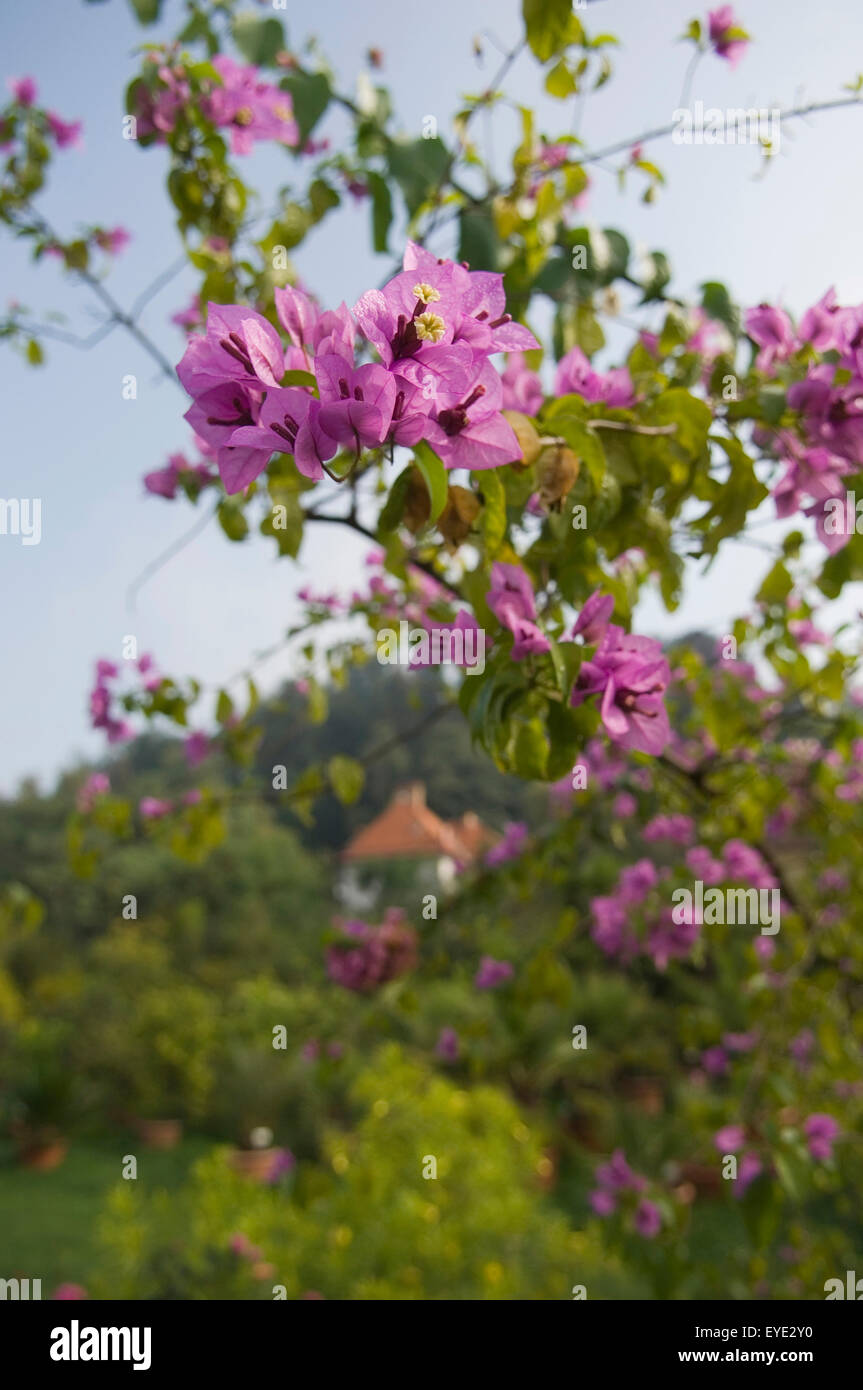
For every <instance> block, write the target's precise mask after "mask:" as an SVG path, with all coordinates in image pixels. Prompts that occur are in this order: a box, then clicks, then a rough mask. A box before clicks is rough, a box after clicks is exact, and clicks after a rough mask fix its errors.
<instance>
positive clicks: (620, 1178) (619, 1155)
mask: <svg viewBox="0 0 863 1390" xmlns="http://www.w3.org/2000/svg"><path fill="white" fill-rule="evenodd" d="M594 1177H595V1178H596V1181H597V1182H598V1183H599V1185H600V1187H602V1188H605V1189H607V1190H611V1191H626V1190H629V1191H631V1192H643V1191H644V1188H645V1187H646V1186H647V1183H646V1181H645V1179H644V1178H643V1177H641V1176H640V1174H638V1173H635V1172H633V1170H632V1168H630V1166H629V1164H628V1163H627V1161H626V1155H625V1153H624V1152H623V1149H615V1151H614V1153H613V1154H612V1155H611V1158H610V1159H609V1161H608V1163H601V1164H600V1165H599V1167H598V1168H597V1170H596V1172H595V1174H594Z"/></svg>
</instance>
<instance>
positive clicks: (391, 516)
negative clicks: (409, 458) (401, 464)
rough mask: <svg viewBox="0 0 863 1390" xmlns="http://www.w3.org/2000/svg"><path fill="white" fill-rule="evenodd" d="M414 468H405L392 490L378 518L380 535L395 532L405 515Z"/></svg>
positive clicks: (409, 466)
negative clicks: (412, 469)
mask: <svg viewBox="0 0 863 1390" xmlns="http://www.w3.org/2000/svg"><path fill="white" fill-rule="evenodd" d="M412 466H413V465H412V464H408V466H407V468H403V469H402V471H401V473H399V475H398V477H397V478H396V480H395V482H394V483H393V485H392V487H391V488H390V492H389V496H388V498H387V500H386V502H385V503H384V505H383V508H382V510H381V514H380V516H379V517H378V535H381V534H382V533H383V532H386V531H395V529H396V527H397V526H398V524H399V522H400V521H401V519H402V517H403V515H404V510H405V500H406V498H407V495H408V485H409V483H410V475H411V468H412Z"/></svg>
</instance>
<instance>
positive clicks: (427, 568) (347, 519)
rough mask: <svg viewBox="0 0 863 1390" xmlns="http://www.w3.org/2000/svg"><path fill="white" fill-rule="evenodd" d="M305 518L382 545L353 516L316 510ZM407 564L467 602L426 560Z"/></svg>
mask: <svg viewBox="0 0 863 1390" xmlns="http://www.w3.org/2000/svg"><path fill="white" fill-rule="evenodd" d="M305 518H306V521H323V522H330V524H331V525H333V526H347V527H348V529H349V530H351V531H356V533H357V535H359V536H365V538H366V540H368V541H372V542H373V544H374V545H380V541H379V539H378V537H377V536H376V535H375V533H374V531H370V530H369V529H368V527H367V526H363V524H362V522H361V521H358V520H357V518H356V517H355V516H353V515H351V516H329V515H327V514H326V513H325V512H316V511H314V509H310V510H309V511H307V512H306V513H305ZM406 563H407V564H409V565H413V567H414V569H418V570H422V572H423V574H427V575H428V576H429V578H430V579H433V580H434V581H435V583H436V584H441V585H443V587H444V588H445V589H449V591H450V593H451V594H454V595H455V597H456V598H458V599H461V600H462V601H463V602H464V601H465V600H464V595H463V594H462V592H461V590H460V589H458V588H457V587H456V585H455V584H453V583H451V582H450V580H448V579H443V578H442V577H441V575H440V574H438V572H437V570H436V569H435V568H434V566H433V565H429V564H427V563H426V562H425V561H424V560H418V559H416V558H414V557H413V556H410V555H409V556H407V557H406Z"/></svg>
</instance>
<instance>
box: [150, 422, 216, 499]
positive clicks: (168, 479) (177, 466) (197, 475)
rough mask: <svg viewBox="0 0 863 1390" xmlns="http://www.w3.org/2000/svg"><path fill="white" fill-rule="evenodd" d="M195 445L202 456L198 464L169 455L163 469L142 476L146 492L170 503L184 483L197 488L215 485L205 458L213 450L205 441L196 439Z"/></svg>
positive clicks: (183, 455) (180, 455)
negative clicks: (191, 484) (163, 498)
mask: <svg viewBox="0 0 863 1390" xmlns="http://www.w3.org/2000/svg"><path fill="white" fill-rule="evenodd" d="M195 444H196V446H197V448H198V450H199V451H200V453H201V454H202V455H203V459H202V461H201V462H200V463H190V462H189V460H188V459H187V458H186V456H185V454H181V453H176V454H169V456H168V462H167V463H166V464H165V467H164V468H156V469H154V470H153V472H152V473H145V474H144V487H145V488H146V489H147V491H148V492H151V493H153V495H154V496H156V497H166V498H167V499H168V500H169V501H171V502H172V501H173V500H174V498H175V497H176V495H177V489H178V488H179V487H180V486H181V485H182V483H183V482H185V481H188V482H192V483H193V484H194V485H195V486H196V487H198V488H205V487H210V486H211V485H213V484H215V483H216V482H217V481H218V479H217V478H216V475H215V474H214V473H213V471H212V467H211V465H210V464H209V463H208V462H207V457H208V456H210V457H212V456H213V450H212V449H211V448H210V446H209V444H208V443H207V441H206V440H205V439H198V438H197V437H196V439H195Z"/></svg>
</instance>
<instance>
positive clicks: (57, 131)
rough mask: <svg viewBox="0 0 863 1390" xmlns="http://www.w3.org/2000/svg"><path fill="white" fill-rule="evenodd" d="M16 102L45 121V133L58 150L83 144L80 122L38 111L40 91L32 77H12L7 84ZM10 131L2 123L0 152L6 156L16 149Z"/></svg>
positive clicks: (53, 113) (49, 112)
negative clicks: (10, 137) (37, 103)
mask: <svg viewBox="0 0 863 1390" xmlns="http://www.w3.org/2000/svg"><path fill="white" fill-rule="evenodd" d="M6 85H7V86H8V88H9V90H10V92H11V93H12V98H13V100H14V102H15V103H16V104H17V105H18V106H19V107H21V108H22V109H24V110H26V111H33V112H34V114H35V115H37V117H42V118H43V119H44V125H45V133H46V134H47V135H49V136H50V137H51V138H53V140H54V142H55V144H56V146H57V148H58V150H67V149H70V148H71V147H73V146H75V145H79V144H80V143H81V130H82V124H81V122H80V121H64V120H63V119H62V117H61V116H58V115H57V113H56V112H55V111H44V112H43V111H36V109H35V108H36V98H37V96H38V89H37V87H36V81H35V79H34V78H32V77H10V78H9V79H8V81H7V84H6ZM10 133H11V131H10V130H7V128H6V122H0V150H2V152H3V153H4V154H5V153H7V152H8V151H10V150H12V149H14V143H13V142H12V141H11V140H10V139H9V134H10Z"/></svg>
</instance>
